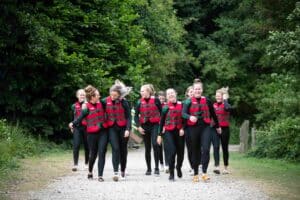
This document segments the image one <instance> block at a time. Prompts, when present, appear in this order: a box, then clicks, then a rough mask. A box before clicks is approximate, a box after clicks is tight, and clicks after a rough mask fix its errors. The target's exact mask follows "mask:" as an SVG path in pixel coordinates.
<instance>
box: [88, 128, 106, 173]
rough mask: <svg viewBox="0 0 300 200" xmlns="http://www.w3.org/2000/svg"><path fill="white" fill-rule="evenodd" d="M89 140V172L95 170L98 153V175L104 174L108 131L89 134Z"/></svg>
mask: <svg viewBox="0 0 300 200" xmlns="http://www.w3.org/2000/svg"><path fill="white" fill-rule="evenodd" d="M87 141H88V144H89V149H90V157H89V172H90V173H92V172H93V167H94V163H95V160H96V158H97V154H98V155H99V158H98V176H103V169H104V165H105V154H106V147H107V141H108V135H107V131H106V130H101V131H100V132H99V133H96V134H87Z"/></svg>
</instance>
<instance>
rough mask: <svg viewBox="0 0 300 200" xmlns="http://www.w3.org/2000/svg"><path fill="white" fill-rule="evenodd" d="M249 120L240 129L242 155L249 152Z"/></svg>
mask: <svg viewBox="0 0 300 200" xmlns="http://www.w3.org/2000/svg"><path fill="white" fill-rule="evenodd" d="M248 137H249V120H245V121H244V122H243V124H242V126H241V128H240V153H245V152H246V151H247V150H248Z"/></svg>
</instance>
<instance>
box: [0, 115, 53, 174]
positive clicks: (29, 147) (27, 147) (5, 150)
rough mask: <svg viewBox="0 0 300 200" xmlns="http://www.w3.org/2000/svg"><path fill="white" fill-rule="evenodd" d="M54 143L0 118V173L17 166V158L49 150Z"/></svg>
mask: <svg viewBox="0 0 300 200" xmlns="http://www.w3.org/2000/svg"><path fill="white" fill-rule="evenodd" d="M52 147H54V144H52V143H49V142H45V141H43V140H42V139H41V138H39V139H36V138H34V137H32V136H30V134H29V132H28V131H27V130H26V129H24V128H21V127H19V126H18V125H9V124H8V123H7V122H6V120H5V119H1V120H0V152H1V156H0V173H3V172H4V171H6V170H7V169H13V168H17V167H18V162H17V160H18V159H20V158H25V157H27V156H33V155H38V154H40V153H43V152H45V151H49V150H50V149H51V148H52Z"/></svg>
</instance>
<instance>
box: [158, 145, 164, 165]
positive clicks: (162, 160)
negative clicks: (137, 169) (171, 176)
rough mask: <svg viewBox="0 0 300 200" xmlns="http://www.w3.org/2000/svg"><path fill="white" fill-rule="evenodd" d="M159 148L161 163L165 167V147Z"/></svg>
mask: <svg viewBox="0 0 300 200" xmlns="http://www.w3.org/2000/svg"><path fill="white" fill-rule="evenodd" d="M158 148H159V163H160V164H161V165H163V164H164V156H163V152H164V146H163V145H160V146H159V147H158Z"/></svg>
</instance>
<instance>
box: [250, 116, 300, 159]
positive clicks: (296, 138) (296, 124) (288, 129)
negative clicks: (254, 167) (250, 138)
mask: <svg viewBox="0 0 300 200" xmlns="http://www.w3.org/2000/svg"><path fill="white" fill-rule="evenodd" d="M299 133H300V117H294V118H292V117H288V118H285V119H277V120H274V121H271V122H269V123H268V124H267V125H266V128H265V129H263V130H262V131H258V134H257V146H256V148H255V149H254V150H252V151H251V152H250V153H249V154H250V155H254V156H258V157H269V158H276V159H279V158H282V159H287V160H290V161H296V162H299V161H300V134H299Z"/></svg>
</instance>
